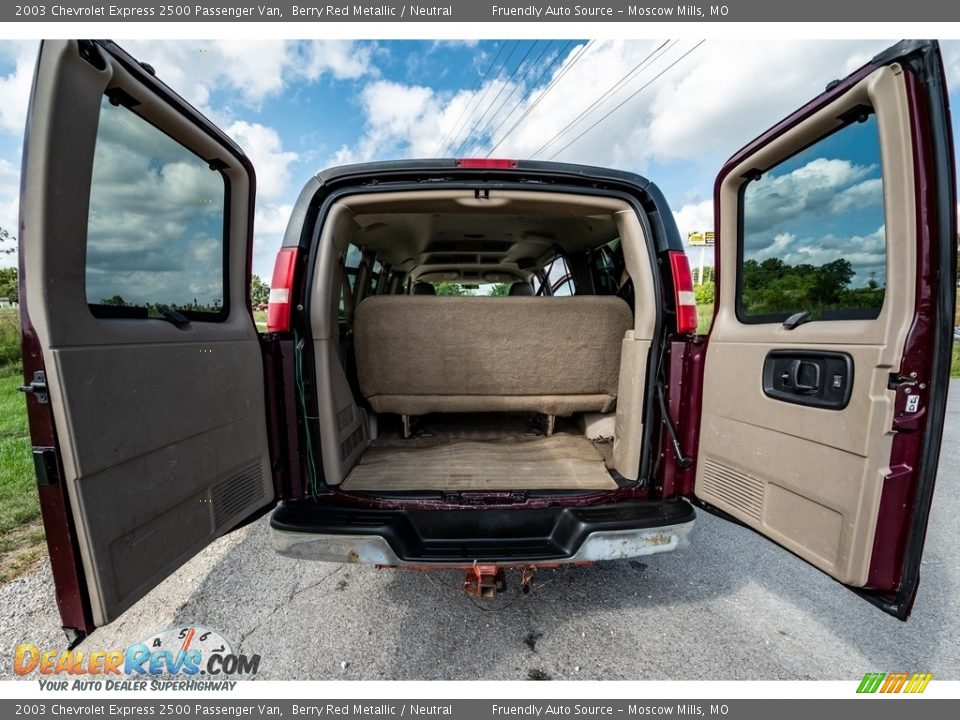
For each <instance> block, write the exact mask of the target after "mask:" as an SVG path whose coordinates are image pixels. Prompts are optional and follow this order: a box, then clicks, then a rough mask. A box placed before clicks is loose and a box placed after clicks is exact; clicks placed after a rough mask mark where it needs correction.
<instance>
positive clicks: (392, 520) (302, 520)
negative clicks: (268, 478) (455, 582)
mask: <svg viewBox="0 0 960 720" xmlns="http://www.w3.org/2000/svg"><path fill="white" fill-rule="evenodd" d="M694 522H695V513H694V510H693V508H692V507H691V506H690V505H689V504H688V503H686V502H684V501H648V502H624V503H616V504H611V505H605V506H592V507H583V508H559V507H551V508H540V509H519V510H516V509H511V510H507V509H484V510H459V509H457V510H429V511H426V510H421V511H409V512H408V511H404V510H365V509H357V508H336V507H330V506H323V505H320V504H316V503H313V504H311V505H303V504H301V503H296V504H289V503H288V504H283V505H281V506H280V507H278V508H277V510H276V511H275V512H274V515H273V517H272V518H271V530H272V535H273V546H274V549H275V550H276V551H277V552H278V553H279V554H281V555H285V556H287V557H293V558H300V559H304V560H320V561H325V562H338V563H361V564H369V565H385V566H393V567H402V566H416V567H423V566H437V567H462V566H464V565H470V564H472V563H495V564H497V565H503V566H527V565H540V566H544V565H563V564H586V563H592V562H600V561H603V560H623V559H629V558H636V557H644V556H649V555H655V554H658V553H665V552H672V551H673V550H677V549H680V548H684V547H686V546H687V545H688V544H689V537H690V533H691V532H692V530H693V526H694Z"/></svg>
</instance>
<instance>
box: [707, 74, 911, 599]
mask: <svg viewBox="0 0 960 720" xmlns="http://www.w3.org/2000/svg"><path fill="white" fill-rule="evenodd" d="M858 103H863V104H866V105H870V106H872V107H874V108H875V110H876V113H877V121H878V131H879V137H880V148H881V156H882V164H883V177H884V184H883V202H884V222H885V226H886V238H887V250H886V269H887V278H886V294H885V298H884V303H883V306H882V309H881V311H880V314H879V317H877V318H876V319H874V320H843V321H839V320H838V321H827V320H818V321H814V322H810V323H807V324H804V325H800V326H798V327H796V328H795V329H793V330H787V329H785V328H784V327H782V326H781V324H780V323H779V322H777V323H760V324H744V323H742V322H741V321H740V320H738V318H737V317H736V314H735V311H734V308H735V303H736V295H735V293H736V290H737V288H736V286H737V282H736V274H737V268H738V255H737V252H738V251H737V240H736V239H737V238H738V212H737V207H738V193H739V191H740V187H741V185H742V184H743V183H744V176H745V174H747V173H748V171H749V170H750V169H751V168H753V167H761V168H763V167H769V166H770V165H773V164H775V163H776V162H777V161H778V160H779V159H781V158H783V157H786V156H788V155H790V154H791V153H792V152H794V151H796V150H797V149H799V148H802V147H805V146H806V145H808V144H810V143H811V142H813V141H814V140H815V139H817V138H819V137H820V136H822V135H823V134H824V133H825V132H827V131H829V129H831V128H832V127H834V126H835V125H836V122H837V120H836V118H837V117H838V116H840V114H841V113H842V112H843V111H844V110H846V109H847V108H849V107H851V106H853V105H856V104H858ZM905 103H906V95H905V90H904V84H903V78H902V71H901V70H900V68H899V67H897V66H892V67H887V68H882V69H879V70H877V71H876V72H874V73H873V74H871V75H870V76H869V77H867V78H865V79H864V80H863V81H861V82H860V83H859V84H858V85H857V86H856V87H855V88H854V89H853V90H851V91H850V93H848V95H846V96H844V97H842V98H840V99H838V100H837V101H835V102H834V103H832V104H831V105H828V106H827V107H825V108H823V109H821V110H820V111H818V112H817V113H815V114H814V115H813V116H812V117H811V118H809V119H808V120H807V121H805V122H804V123H803V124H801V125H799V126H797V127H795V128H793V129H791V130H789V131H787V132H786V133H785V134H784V135H782V136H781V137H779V138H777V139H776V140H774V141H772V143H771V144H770V145H768V146H766V147H764V148H763V149H762V150H760V151H759V152H758V154H757V155H755V156H754V157H752V158H749V159H747V160H746V161H744V163H742V165H741V166H740V167H737V168H734V169H733V170H732V171H731V172H730V173H729V174H728V175H727V176H726V178H725V179H724V180H723V182H722V184H721V186H720V188H719V200H720V203H721V211H720V217H721V225H720V236H721V240H722V242H721V244H720V249H719V252H720V256H719V262H720V266H721V272H720V277H721V279H722V280H721V286H720V293H721V297H720V306H719V310H718V313H717V316H716V318H715V320H714V324H713V328H712V331H711V336H710V341H709V345H708V348H707V355H706V365H705V375H704V398H703V415H702V422H701V431H700V460H699V463H698V468H697V477H696V485H695V493H696V496H697V497H699V498H700V499H702V500H704V501H705V502H707V503H709V504H711V505H713V506H715V507H717V508H719V509H721V510H723V511H725V512H727V513H729V514H730V515H732V516H734V517H736V518H738V519H739V520H741V521H743V522H744V523H746V524H747V525H749V526H751V527H754V528H756V529H757V530H759V531H760V532H762V533H763V534H765V535H767V536H769V537H771V538H773V539H774V540H776V541H777V542H779V543H781V544H782V545H784V546H785V547H787V548H789V549H790V550H792V551H793V552H795V553H796V554H798V555H799V556H800V557H803V558H804V559H806V560H808V561H809V562H811V563H812V564H813V565H815V566H817V567H819V568H821V569H822V570H824V571H825V572H827V573H829V574H830V575H832V576H833V577H835V578H837V579H838V580H840V581H841V582H844V583H847V584H850V585H854V586H862V585H864V584H865V583H866V581H867V573H868V569H869V564H870V558H871V552H872V548H873V536H874V529H875V527H876V521H877V512H878V507H879V501H880V495H881V492H882V489H883V483H884V478H885V477H886V475H887V474H888V473H889V468H888V467H887V465H888V462H889V458H890V448H891V442H892V437H893V433H892V431H891V424H892V420H893V411H894V398H895V393H894V391H892V390H889V389H888V388H887V384H888V379H889V375H890V373H891V372H893V371H895V370H896V368H897V367H899V363H900V358H901V355H902V351H903V345H904V342H905V335H906V332H907V329H908V327H909V319H910V318H911V317H912V316H913V312H914V277H915V272H916V237H915V235H916V228H915V226H914V223H913V219H914V188H913V158H912V154H911V148H910V140H909V138H910V129H909V127H906V126H905V125H904V124H905V122H906V121H905V120H904V118H906V117H907V114H906V113H905V112H902V110H903V108H904V106H905ZM888 178H892V179H893V180H892V181H890V182H888V181H887V179H888ZM790 348H794V349H803V350H826V351H842V352H846V353H849V354H850V356H851V357H852V360H853V386H852V394H851V398H850V401H849V404H848V405H847V407H846V408H844V409H842V410H833V409H824V408H817V407H810V406H806V405H801V404H792V403H789V402H783V401H780V400H776V399H773V398H771V397H768V396H767V395H766V394H765V393H764V391H763V382H762V369H763V366H764V360H765V358H766V357H767V354H768V353H769V352H770V351H772V350H776V349H790Z"/></svg>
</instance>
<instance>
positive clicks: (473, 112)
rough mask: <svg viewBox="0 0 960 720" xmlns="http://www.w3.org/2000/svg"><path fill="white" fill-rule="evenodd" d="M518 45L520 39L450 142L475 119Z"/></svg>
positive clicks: (514, 43) (476, 97)
mask: <svg viewBox="0 0 960 720" xmlns="http://www.w3.org/2000/svg"><path fill="white" fill-rule="evenodd" d="M518 47H520V41H519V40H514V41H513V46H512V47H511V48H510V52H509V53H508V54H507V58H506V60H504V61H503V62H502V63H500V67H499V68H498V69H497V72H496V74H495V75H494V77H493V79H492V80H490V81H489V82H488V83H487V85H486V87H485V88H483V92H482V93H480V94H479V95H475V96H474V103H473V104H472V107H471V108H470V112H469V113H468V114H467V117H465V118H464V119H463V125H461V126H460V127H458V128H457V129H456V131H455V132H454V133H453V134H452V135H451V136H450V140H449V142H451V143H453V142H457V139H456V138H457V135H459V134H460V132H461V131H462V130H463V129H464V128H465V127H467V126H468V125H470V121H471V120H472V119H473V116H474V114H475V113H476V112H477V109H478V108H480V107H482V106H483V101H484V99H486V97H487V95H488V94H489V92H490V88H491V87H492V86H493V84H494V83H495V82H496V81H497V80H499V79H500V78H501V77H502V76H503V70H504V68H505V67H506V66H507V65H508V64H509V63H510V58H512V57H513V54H514V53H515V52H516V51H517V48H518ZM451 154H453V155H456V153H451Z"/></svg>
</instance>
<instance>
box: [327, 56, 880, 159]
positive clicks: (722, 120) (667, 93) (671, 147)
mask: <svg viewBox="0 0 960 720" xmlns="http://www.w3.org/2000/svg"><path fill="white" fill-rule="evenodd" d="M694 44H695V43H694V42H693V41H681V42H679V43H677V44H676V45H673V46H667V48H664V49H663V50H658V47H659V45H660V43H657V42H652V41H626V40H616V41H596V42H595V43H593V45H592V46H591V47H590V48H588V49H587V51H586V52H584V53H582V54H580V52H579V51H580V48H579V47H575V48H573V49H571V50H570V51H569V52H568V53H567V56H566V57H565V58H562V59H561V61H560V62H558V63H557V64H556V65H555V66H554V67H553V69H552V70H551V72H550V73H548V75H547V76H546V77H544V79H543V80H542V81H541V82H540V84H539V86H538V87H536V88H530V87H520V88H518V91H517V93H515V94H514V96H513V97H512V98H511V99H510V100H509V101H507V102H504V101H505V100H506V98H508V97H509V96H510V92H511V90H513V88H514V87H515V85H514V83H515V82H516V80H511V81H510V82H506V81H505V80H504V79H502V78H501V79H499V80H498V79H497V78H493V79H490V80H489V81H487V82H485V83H484V85H483V86H482V87H481V88H480V89H478V90H477V92H476V93H473V92H470V91H466V90H462V91H460V92H457V93H455V94H450V93H447V94H439V93H436V92H434V91H433V90H431V89H429V88H424V87H419V86H411V85H396V84H394V83H391V84H390V85H392V86H393V87H391V88H390V91H389V95H390V96H391V97H392V98H393V100H394V102H396V103H399V104H401V105H405V106H406V107H404V108H403V110H402V111H398V110H397V109H396V108H393V107H389V106H386V105H385V104H384V103H378V102H373V101H372V100H373V98H375V97H377V96H380V95H381V94H382V93H384V92H385V90H386V88H384V87H383V86H382V84H381V83H371V84H369V85H368V86H367V87H365V88H364V89H363V90H362V91H361V95H360V100H361V105H362V107H363V108H364V111H365V113H366V117H367V128H366V131H365V134H364V136H363V137H362V138H361V139H360V140H359V141H358V142H357V143H356V144H355V145H353V146H350V147H344V148H341V150H340V152H338V153H337V158H338V159H339V160H340V161H344V160H349V159H370V158H385V157H397V156H400V157H404V156H405V157H412V156H420V155H423V154H428V155H432V154H435V153H436V152H437V145H438V144H439V142H438V139H442V138H444V137H449V140H450V141H449V142H448V143H447V145H448V148H447V150H448V152H453V151H455V150H456V149H457V147H458V146H459V144H460V142H461V141H462V140H463V139H464V138H465V137H466V136H467V135H468V134H469V131H470V129H471V128H473V127H475V126H476V125H477V123H476V121H478V120H480V119H481V117H482V116H483V114H484V113H486V114H487V117H486V118H484V119H483V120H481V121H480V122H479V128H478V129H484V128H485V129H486V132H485V133H484V136H483V137H482V138H481V140H480V141H479V149H480V150H482V152H486V150H487V149H489V148H491V147H493V146H495V145H498V144H499V146H498V147H497V149H496V153H495V154H496V155H498V156H504V157H521V158H528V157H531V156H533V155H534V154H535V153H537V151H538V150H540V149H541V148H542V147H543V146H544V144H545V143H546V142H547V141H548V140H550V139H551V138H552V137H554V136H555V135H557V134H558V133H560V132H561V131H563V130H564V128H565V127H566V126H567V125H568V124H570V123H571V122H573V121H575V120H576V119H577V116H578V115H580V114H581V113H582V112H583V111H584V109H586V108H588V107H590V106H591V104H593V103H595V101H597V100H598V99H600V97H601V96H602V95H603V94H604V92H605V91H607V90H608V89H610V88H611V87H613V86H614V84H615V83H616V82H617V80H619V79H620V78H622V77H624V76H626V75H628V74H629V73H630V71H631V70H633V69H634V68H636V67H637V66H638V65H640V64H641V63H642V62H643V61H644V60H645V59H646V58H647V57H648V56H649V55H650V54H651V53H657V52H663V54H662V55H657V54H654V55H653V57H652V59H650V60H649V62H648V63H647V64H646V65H643V66H642V67H641V69H640V70H638V71H637V73H636V74H635V75H633V76H632V79H631V80H630V81H629V82H625V83H624V84H623V85H622V86H620V87H619V88H618V89H617V90H616V91H615V92H613V93H611V94H610V95H609V96H608V97H607V98H605V99H604V100H603V101H602V102H600V103H599V104H598V105H597V107H596V109H595V110H594V111H591V112H590V113H588V114H587V115H585V116H584V117H583V118H582V119H580V120H576V122H575V123H574V124H573V126H572V127H571V128H570V129H569V130H568V131H567V132H566V133H564V134H563V135H562V136H561V137H560V138H559V139H558V140H557V141H556V142H554V143H553V144H551V145H550V146H549V147H548V148H547V149H545V150H543V151H542V152H540V153H539V154H538V155H537V158H538V159H549V158H550V157H551V156H552V155H554V153H557V155H556V157H555V158H554V159H556V160H566V161H570V162H581V163H589V164H594V165H606V166H611V167H618V168H625V169H630V170H640V171H643V170H644V168H645V167H646V166H647V165H648V164H649V163H650V161H651V160H661V161H669V160H672V159H690V158H703V157H704V156H712V157H718V158H720V159H722V157H725V156H729V155H731V154H733V152H735V151H736V150H737V148H739V147H741V146H742V145H743V144H745V143H746V142H748V141H749V140H751V139H752V138H754V137H756V136H757V135H758V134H760V133H761V132H763V131H764V130H766V129H767V128H768V127H770V126H771V125H773V124H774V123H776V122H777V121H778V120H780V119H781V118H783V117H785V116H786V115H788V114H789V113H790V112H792V111H793V110H794V109H796V108H797V107H799V106H800V105H802V104H803V103H805V102H806V101H807V100H809V99H811V98H812V97H814V96H816V95H817V94H818V93H820V92H821V91H822V90H823V88H824V86H825V85H826V83H827V82H828V81H830V80H832V79H834V78H837V77H842V76H843V75H845V74H846V73H848V72H850V71H851V70H853V69H855V68H856V67H857V66H859V65H860V64H862V62H864V61H866V60H868V59H869V58H870V57H871V56H872V55H873V54H875V53H876V52H877V51H878V50H880V49H882V48H883V47H885V45H886V44H887V43H885V42H884V41H873V40H869V41H847V42H839V41H818V42H784V41H782V40H776V41H750V42H743V41H737V42H734V41H724V40H710V41H708V42H706V43H705V44H704V45H702V46H701V47H700V48H698V49H697V50H695V51H693V52H692V53H691V54H690V55H689V56H687V57H686V58H684V59H682V60H681V59H680V57H681V56H682V55H683V53H685V52H686V51H687V50H689V49H690V48H691V47H692V46H693V45H694ZM550 60H552V58H549V57H547V58H545V59H544V62H545V63H546V62H549V61H550ZM674 61H678V62H677V64H676V65H674V66H673V67H669V66H670V64H671V63H672V62H674ZM661 71H665V72H664V74H663V75H662V76H661V77H659V78H657V79H656V80H653V78H654V76H655V75H657V74H658V73H660V72H661ZM523 75H524V73H523V72H522V71H521V72H520V73H517V77H519V78H522V77H523ZM538 75H539V73H536V72H534V73H530V76H529V77H531V78H534V77H537V76H538ZM555 80H556V81H557V82H556V83H555V85H554V87H553V88H552V89H550V90H549V91H548V90H547V88H548V87H549V85H550V83H551V82H554V81H555ZM651 80H652V82H651V83H650V85H649V86H648V87H647V88H645V89H643V90H641V91H640V92H639V93H638V94H637V95H636V96H635V97H634V98H633V99H630V100H627V98H628V97H629V96H630V95H631V94H633V93H634V92H635V91H637V90H638V89H639V88H640V87H641V86H642V85H644V84H645V83H647V82H650V81H651ZM499 87H503V88H504V89H503V92H502V93H501V95H500V99H499V100H497V101H494V100H493V98H495V97H496V93H497V91H498V89H499ZM521 97H523V98H524V100H523V102H522V103H520V104H519V105H517V102H516V101H517V99H518V98H521ZM481 99H482V100H481ZM620 103H624V104H623V105H622V106H621V107H620V108H619V109H618V110H616V111H615V112H613V114H611V115H610V117H609V118H607V119H606V120H603V121H602V122H601V123H600V124H598V125H597V126H596V127H595V128H593V129H592V130H590V131H588V132H586V133H585V134H584V136H583V137H582V138H581V139H579V140H577V141H576V142H574V143H573V144H571V145H570V147H569V148H566V149H563V148H564V146H565V145H566V144H567V143H569V142H570V141H571V140H574V138H576V137H577V135H579V134H580V133H581V132H583V131H584V130H587V128H589V126H590V125H592V124H593V123H594V122H596V121H597V120H598V119H599V118H600V117H602V116H603V115H604V114H606V113H607V112H609V111H610V110H612V109H613V108H615V107H616V106H617V105H619V104H620ZM501 105H502V106H501ZM464 107H466V108H467V109H468V110H467V113H466V117H467V119H466V121H465V122H464V121H461V123H460V124H459V126H458V125H457V124H456V119H457V118H458V117H460V115H461V111H462V110H463V108H464ZM527 110H530V112H529V115H528V116H527V117H526V118H525V119H524V121H523V122H522V123H521V124H520V125H519V126H517V127H516V128H515V129H514V130H513V131H512V132H510V133H509V135H507V134H506V133H507V131H508V130H509V129H510V128H511V126H512V125H513V124H514V122H515V121H516V120H517V119H518V118H520V117H521V115H522V114H523V113H524V112H525V111H527ZM492 116H495V117H492ZM506 116H509V117H508V119H507V121H506V122H504V123H503V125H502V126H501V127H500V128H499V130H496V128H497V127H498V125H500V121H501V120H503V119H504V117H506ZM431 135H432V137H433V140H432V142H425V141H424V138H425V137H429V136H431ZM491 135H492V137H491ZM450 136H452V137H450ZM472 144H473V143H470V145H472ZM464 150H465V154H466V153H468V152H470V151H471V150H474V148H469V147H468V148H464Z"/></svg>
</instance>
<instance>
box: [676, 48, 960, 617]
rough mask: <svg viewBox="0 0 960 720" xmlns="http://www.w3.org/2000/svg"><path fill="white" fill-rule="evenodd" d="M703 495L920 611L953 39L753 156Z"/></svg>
mask: <svg viewBox="0 0 960 720" xmlns="http://www.w3.org/2000/svg"><path fill="white" fill-rule="evenodd" d="M715 207H716V214H717V217H716V229H717V231H718V233H717V246H718V247H717V261H718V278H719V280H718V282H719V288H718V296H717V298H718V299H717V309H716V315H715V318H714V323H713V327H712V329H711V333H710V337H709V341H708V346H707V351H706V360H705V369H704V387H703V391H704V394H703V411H702V418H701V423H700V445H699V453H698V466H697V472H696V484H695V495H696V497H697V498H699V500H700V501H702V502H703V503H705V504H707V505H708V506H712V507H713V508H717V509H719V510H721V511H723V512H724V513H727V514H728V515H730V516H732V517H733V518H735V519H737V520H739V521H741V522H743V523H745V524H746V525H749V526H750V527H752V528H754V529H755V530H757V531H758V532H760V533H762V534H763V535H766V536H767V537H769V538H770V539H772V540H774V541H776V542H777V543H779V544H781V545H782V546H783V547H785V548H787V549H788V550H790V551H792V552H793V553H795V554H797V555H799V556H800V557H802V558H804V559H805V560H807V561H808V562H810V563H811V564H813V565H815V566H816V567H818V568H820V569H821V570H823V571H824V572H825V573H827V574H829V575H831V576H832V577H834V578H836V579H837V580H839V581H840V582H842V583H844V584H846V585H848V586H850V587H851V588H854V589H856V590H857V592H859V593H860V594H862V595H863V597H865V598H867V599H868V600H870V601H871V602H873V603H875V604H877V605H878V606H879V607H881V608H882V609H883V610H884V611H886V612H888V613H890V614H892V615H895V616H897V617H899V618H901V619H905V618H906V617H907V615H908V614H909V612H910V607H911V605H912V603H913V599H914V596H915V594H916V590H917V583H918V579H919V567H920V555H921V552H922V549H923V540H924V534H925V530H926V523H927V517H928V513H929V510H930V501H931V496H932V493H933V485H934V478H935V475H936V470H937V459H938V455H939V451H940V436H941V431H942V428H943V420H944V407H945V402H946V395H947V385H948V383H949V378H950V356H951V344H952V332H953V316H954V296H955V284H956V207H957V206H956V194H955V187H954V177H953V149H952V144H951V137H950V125H949V117H948V109H947V96H946V84H945V82H944V77H943V68H942V64H941V60H940V54H939V50H938V47H937V44H936V43H932V42H917V41H909V42H903V43H900V44H898V45H896V46H894V47H892V48H890V49H889V50H887V51H886V52H884V53H882V54H881V55H879V56H878V57H876V58H874V60H872V61H871V62H870V63H869V64H868V65H866V66H865V67H863V68H861V69H860V70H858V71H857V72H855V73H853V74H852V75H851V76H850V77H848V78H846V79H845V80H843V81H841V82H839V83H836V84H832V85H831V86H830V87H828V90H827V91H826V92H825V93H824V94H823V95H821V96H820V97H818V98H817V99H816V100H814V101H813V102H811V103H810V104H808V105H807V106H805V107H804V108H802V109H801V110H799V111H798V112H797V113H795V114H794V115H792V116H791V117H789V118H788V119H787V120H785V121H783V122H782V123H780V124H779V125H777V126H776V127H774V128H773V129H771V130H770V131H768V132H767V133H766V134H764V135H763V136H762V137H760V138H759V139H758V140H756V141H754V142H753V143H751V144H750V145H748V146H747V147H746V148H744V149H743V150H741V151H740V152H739V153H737V154H736V155H735V156H734V157H733V158H732V159H731V160H730V161H729V162H728V163H727V165H726V166H725V167H724V169H723V171H722V172H721V174H720V176H719V177H718V179H717V184H716V189H715Z"/></svg>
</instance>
